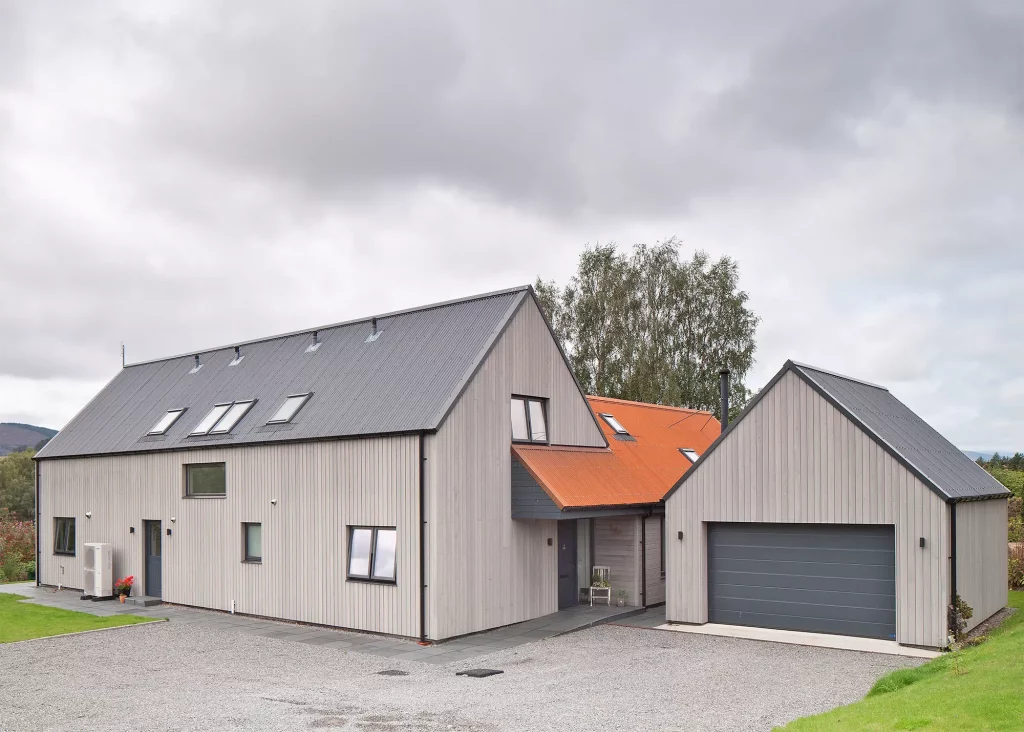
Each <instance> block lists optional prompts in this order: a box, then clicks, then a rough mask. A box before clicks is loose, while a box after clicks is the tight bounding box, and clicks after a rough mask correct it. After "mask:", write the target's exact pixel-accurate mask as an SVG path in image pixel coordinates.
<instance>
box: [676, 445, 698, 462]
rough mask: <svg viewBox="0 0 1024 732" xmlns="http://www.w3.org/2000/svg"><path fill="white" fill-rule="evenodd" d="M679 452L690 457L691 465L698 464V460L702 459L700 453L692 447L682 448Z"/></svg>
mask: <svg viewBox="0 0 1024 732" xmlns="http://www.w3.org/2000/svg"><path fill="white" fill-rule="evenodd" d="M679 452H681V453H683V455H685V456H686V457H688V458H689V459H690V462H691V463H695V462H697V459H698V458H699V457H700V453H699V452H697V451H696V450H694V449H693V448H692V447H680V448H679Z"/></svg>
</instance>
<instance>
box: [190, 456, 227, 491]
mask: <svg viewBox="0 0 1024 732" xmlns="http://www.w3.org/2000/svg"><path fill="white" fill-rule="evenodd" d="M227 493H228V490H227V466H226V465H225V464H224V463H197V464H195V465H186V466H185V497H186V498H223V497H224V496H226V495H227Z"/></svg>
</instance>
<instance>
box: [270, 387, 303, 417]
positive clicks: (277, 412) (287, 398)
mask: <svg viewBox="0 0 1024 732" xmlns="http://www.w3.org/2000/svg"><path fill="white" fill-rule="evenodd" d="M311 396H313V392H311V391H308V392H306V393H305V394H301V393H300V394H288V395H287V396H286V397H285V398H284V401H283V402H282V403H281V406H280V407H278V408H277V411H275V412H274V417H276V416H277V415H278V414H279V413H280V412H281V410H282V409H284V407H285V405H286V404H288V400H289V399H300V398H301V399H302V401H301V402H299V406H297V407H296V408H295V411H294V412H292V413H291V415H290V416H289V417H288V419H274V418H273V417H271V418H270V419H268V420H267V424H291V422H292V420H293V419H295V418H296V417H297V416H298V415H299V412H301V411H302V408H303V407H305V406H306V404H307V403H308V402H309V398H310V397H311Z"/></svg>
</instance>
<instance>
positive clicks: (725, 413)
mask: <svg viewBox="0 0 1024 732" xmlns="http://www.w3.org/2000/svg"><path fill="white" fill-rule="evenodd" d="M718 375H719V376H720V377H721V380H722V389H721V391H722V419H721V422H722V432H725V430H726V428H727V427H728V426H729V369H722V370H721V371H719V372H718Z"/></svg>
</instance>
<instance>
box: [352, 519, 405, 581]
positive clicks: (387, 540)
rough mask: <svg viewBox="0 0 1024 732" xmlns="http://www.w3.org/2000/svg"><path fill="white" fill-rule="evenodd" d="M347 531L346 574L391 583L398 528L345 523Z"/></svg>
mask: <svg viewBox="0 0 1024 732" xmlns="http://www.w3.org/2000/svg"><path fill="white" fill-rule="evenodd" d="M348 531H349V535H348V578H349V579H354V580H363V581H365V582H385V583H394V582H395V581H396V577H397V572H396V570H397V557H396V553H397V549H398V530H397V529H396V528H395V527H393V526H383V527H382V526H349V527H348Z"/></svg>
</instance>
